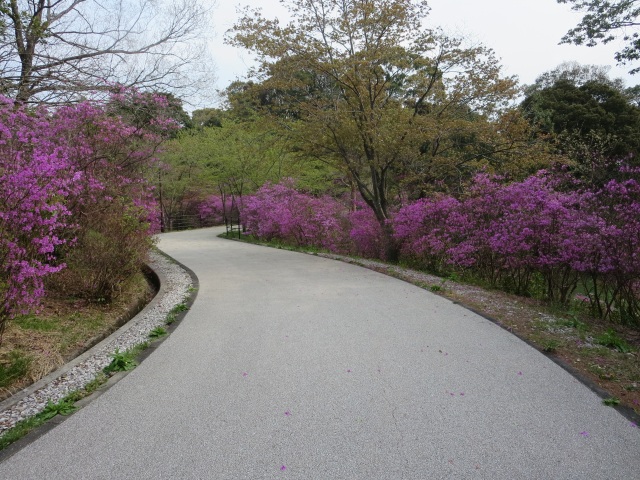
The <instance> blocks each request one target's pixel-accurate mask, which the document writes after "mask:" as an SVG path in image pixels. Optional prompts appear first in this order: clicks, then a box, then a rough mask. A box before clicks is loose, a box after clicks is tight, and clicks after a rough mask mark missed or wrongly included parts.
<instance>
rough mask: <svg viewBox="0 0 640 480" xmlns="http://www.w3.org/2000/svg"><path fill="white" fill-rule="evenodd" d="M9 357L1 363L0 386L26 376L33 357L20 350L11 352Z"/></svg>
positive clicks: (7, 384) (5, 385) (2, 386)
mask: <svg viewBox="0 0 640 480" xmlns="http://www.w3.org/2000/svg"><path fill="white" fill-rule="evenodd" d="M7 357H8V358H6V360H5V361H3V362H2V363H0V388H4V387H7V386H9V385H11V384H12V383H13V382H14V381H15V380H16V379H18V378H22V377H24V376H25V375H26V374H27V372H28V371H29V366H30V365H31V361H32V359H31V357H29V356H27V355H25V354H24V353H23V352H21V351H19V350H13V351H12V352H9V354H8V355H7Z"/></svg>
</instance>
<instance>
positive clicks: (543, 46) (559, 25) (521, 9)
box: [211, 0, 640, 89]
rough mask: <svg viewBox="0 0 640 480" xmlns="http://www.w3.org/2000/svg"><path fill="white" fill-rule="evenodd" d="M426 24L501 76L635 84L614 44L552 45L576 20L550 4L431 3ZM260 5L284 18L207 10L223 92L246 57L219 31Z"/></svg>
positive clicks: (272, 0)
mask: <svg viewBox="0 0 640 480" xmlns="http://www.w3.org/2000/svg"><path fill="white" fill-rule="evenodd" d="M429 4H430V5H431V12H430V13H429V15H428V16H426V18H425V21H426V25H428V26H429V27H437V26H440V27H442V28H443V29H444V30H445V32H447V33H449V34H452V35H455V36H464V37H467V38H469V39H470V40H471V41H475V42H477V41H479V42H481V43H483V44H484V45H486V46H488V47H491V48H493V49H494V50H495V52H496V54H497V56H498V57H499V58H501V59H502V65H503V68H504V72H505V73H506V74H509V75H517V76H518V77H519V79H520V82H521V83H524V84H529V83H533V81H534V80H535V78H536V77H537V76H538V75H540V74H541V73H543V72H546V71H548V70H552V69H553V68H555V67H557V66H558V65H559V64H560V63H562V62H564V61H577V62H579V63H581V64H590V65H609V66H611V70H610V75H611V76H612V77H621V78H623V79H624V80H625V82H626V84H627V85H628V86H632V85H636V84H638V83H640V74H637V75H635V76H630V75H628V74H627V73H626V72H627V71H628V70H630V68H631V67H630V66H627V67H624V66H623V67H617V66H616V65H615V60H614V58H613V54H614V52H615V51H616V50H618V49H619V44H616V42H615V41H614V42H611V44H609V45H600V46H597V47H592V48H589V47H578V46H575V45H558V42H559V41H560V39H561V38H562V36H563V35H564V34H565V33H566V32H567V30H569V29H570V28H572V27H573V26H575V25H576V24H577V23H578V22H579V20H580V19H581V15H580V14H579V13H576V12H573V11H571V9H570V6H569V5H567V4H558V3H557V2H556V0H483V1H480V0H431V1H430V2H429ZM238 5H241V6H251V7H261V8H262V10H263V14H264V15H265V16H266V17H268V18H275V17H278V18H279V19H280V20H281V21H284V20H286V9H284V8H283V7H282V6H281V5H280V3H279V1H278V0H219V1H218V6H217V7H215V9H214V11H213V23H214V29H215V32H214V34H215V38H214V40H213V41H212V42H211V54H212V56H213V58H214V60H215V62H216V66H217V70H216V72H217V76H218V80H217V87H216V88H217V89H224V88H225V87H226V86H227V85H229V83H231V82H232V81H233V80H235V79H236V78H241V79H242V78H243V77H244V76H245V74H246V72H247V70H248V67H249V65H251V63H252V56H251V54H250V53H249V52H247V51H245V50H238V49H235V48H232V47H229V46H228V45H224V44H223V42H222V39H223V36H224V32H225V31H226V30H228V29H229V28H230V27H231V26H232V25H233V24H234V22H235V20H236V19H237V14H236V7H237V6H238Z"/></svg>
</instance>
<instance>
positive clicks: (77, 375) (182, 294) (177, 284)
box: [0, 252, 193, 436]
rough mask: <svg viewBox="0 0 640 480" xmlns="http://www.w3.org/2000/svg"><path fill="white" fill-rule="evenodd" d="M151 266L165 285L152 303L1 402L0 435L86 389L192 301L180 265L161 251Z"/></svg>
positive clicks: (152, 256)
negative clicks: (118, 357) (119, 356)
mask: <svg viewBox="0 0 640 480" xmlns="http://www.w3.org/2000/svg"><path fill="white" fill-rule="evenodd" d="M149 266H150V267H151V268H152V269H153V270H154V271H155V272H156V273H157V274H158V276H159V277H160V283H161V286H160V291H159V292H158V294H157V295H156V296H155V297H154V299H153V300H152V301H151V303H149V305H147V307H145V308H144V309H143V310H142V311H141V312H140V313H139V314H138V315H136V316H135V317H134V318H133V319H132V320H130V321H129V322H128V323H127V324H125V325H124V326H123V327H122V328H120V329H119V330H118V331H117V332H115V333H113V334H112V335H110V336H109V337H107V338H106V339H105V340H103V341H102V342H100V343H99V344H98V345H96V346H95V347H93V348H91V349H90V350H89V351H87V352H85V354H83V355H81V356H79V357H78V358H77V359H76V360H74V361H72V362H70V363H69V364H67V365H65V366H64V367H62V368H61V369H60V370H58V371H56V372H54V373H53V374H50V375H48V376H47V377H45V378H44V379H43V380H41V381H40V382H37V383H36V384H35V385H34V386H32V387H30V388H27V389H25V390H23V391H22V392H20V393H18V394H16V395H14V396H13V397H11V398H9V399H8V400H5V401H4V402H2V403H0V409H1V410H2V411H0V436H1V435H2V434H4V432H5V431H7V430H8V429H10V428H12V427H14V426H15V424H16V423H18V422H19V421H21V420H24V419H26V418H28V417H31V416H34V415H37V414H38V413H40V412H41V411H42V410H44V408H45V407H46V405H47V403H48V402H49V401H51V402H52V403H57V402H59V401H60V400H62V399H63V398H64V397H65V396H66V395H67V394H69V393H70V392H73V391H76V390H80V389H82V388H84V386H85V385H87V384H88V383H90V382H91V381H93V380H94V379H95V378H96V377H97V375H98V374H99V373H100V372H101V371H102V369H103V368H104V367H106V366H107V365H109V363H111V358H112V354H113V353H114V352H115V351H116V350H119V351H121V352H124V351H126V350H129V349H131V348H133V347H135V346H136V345H139V344H141V343H144V342H146V341H148V340H149V332H151V330H153V329H154V328H156V327H158V326H161V325H164V324H165V321H166V319H167V315H168V314H169V313H170V312H171V310H172V309H173V308H174V307H175V306H176V305H179V304H180V303H182V302H184V301H185V300H186V299H187V298H188V296H189V290H190V287H192V286H193V281H192V279H191V276H190V275H189V273H188V272H187V271H185V270H184V269H183V268H182V267H181V266H180V265H178V264H177V263H175V262H173V261H171V260H170V259H169V258H167V257H165V256H164V255H162V254H160V253H158V252H151V254H150V261H149ZM41 383H43V384H44V385H40V384H41ZM34 388H35V391H32V390H33V389H34ZM25 394H26V396H24V397H23V398H22V399H19V397H20V395H25ZM3 407H4V408H3Z"/></svg>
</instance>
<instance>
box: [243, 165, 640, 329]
mask: <svg viewBox="0 0 640 480" xmlns="http://www.w3.org/2000/svg"><path fill="white" fill-rule="evenodd" d="M627 173H628V175H627V176H626V178H624V177H621V178H623V179H619V180H612V181H610V182H609V183H607V184H606V185H605V186H604V187H601V188H599V189H598V190H590V189H588V188H582V186H581V185H578V184H576V183H575V182H571V181H568V180H567V179H566V178H564V177H563V176H561V175H559V174H548V173H545V172H540V173H539V174H537V175H534V176H531V177H529V178H527V179H526V180H524V181H522V182H518V183H510V184H508V183H505V182H503V181H502V180H501V179H500V178H498V177H490V176H488V175H485V174H482V175H478V176H477V177H476V178H475V179H474V181H473V182H472V184H471V185H469V187H468V189H467V191H466V194H465V196H463V197H461V198H453V197H451V196H439V197H433V198H427V199H422V200H419V201H417V202H414V203H411V204H408V205H406V206H404V207H403V208H401V209H400V210H399V211H398V212H397V213H396V214H395V215H394V217H393V218H392V220H391V225H392V227H393V231H394V239H395V241H396V242H397V244H398V245H399V248H400V252H401V255H402V257H403V258H404V259H405V260H409V261H411V262H413V263H414V264H419V265H420V266H422V267H424V268H427V269H429V270H431V271H435V272H439V273H451V272H459V273H466V274H469V275H471V276H473V277H474V278H476V279H481V280H483V281H486V282H488V283H489V284H491V285H492V286H495V287H500V288H504V289H507V290H509V291H514V292H516V293H519V294H525V295H529V294H536V295H543V296H545V297H546V298H548V299H550V300H552V301H555V302H560V303H568V302H569V301H571V299H572V298H574V296H575V293H576V291H577V290H578V289H580V291H582V292H583V293H584V298H586V299H587V300H588V301H589V303H590V305H591V308H592V310H593V311H594V313H596V314H598V315H599V316H601V317H603V318H612V319H617V320H620V321H625V322H640V301H639V297H640V182H638V180H637V179H636V178H637V176H638V172H634V171H628V172H627ZM243 222H244V223H245V225H246V228H247V230H248V232H249V233H251V234H254V235H256V236H258V237H260V238H264V239H274V238H277V239H280V240H283V241H285V242H290V243H293V244H296V245H313V246H317V247H321V248H325V249H328V250H331V251H334V252H339V253H355V254H358V255H362V256H368V257H380V256H382V255H383V253H384V252H383V250H384V249H383V246H384V244H385V239H384V233H383V229H382V227H381V226H380V224H379V223H378V222H377V221H376V219H375V217H374V215H373V213H372V212H371V210H370V209H368V208H366V207H365V206H360V208H357V209H356V210H355V211H350V210H349V209H348V208H346V207H345V206H344V205H343V204H341V203H340V202H339V201H337V200H335V199H333V198H328V197H323V198H317V197H313V196H310V195H307V194H304V193H301V192H298V191H296V190H295V189H294V188H293V186H292V184H291V183H290V182H289V183H284V184H279V185H271V184H267V185H265V186H264V187H262V188H261V189H260V190H259V191H258V192H257V193H256V195H254V196H252V197H249V198H247V199H246V200H245V205H244V208H243Z"/></svg>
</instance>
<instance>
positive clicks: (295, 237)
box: [241, 180, 382, 256]
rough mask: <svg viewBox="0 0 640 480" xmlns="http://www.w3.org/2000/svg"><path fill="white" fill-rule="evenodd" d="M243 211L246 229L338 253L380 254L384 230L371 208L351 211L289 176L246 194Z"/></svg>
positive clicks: (266, 236)
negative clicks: (300, 187)
mask: <svg viewBox="0 0 640 480" xmlns="http://www.w3.org/2000/svg"><path fill="white" fill-rule="evenodd" d="M241 214H242V222H243V224H244V225H245V228H246V229H247V232H248V233H251V234H253V235H256V236H257V237H259V238H263V239H266V240H271V239H279V240H282V241H285V242H289V243H292V244H294V245H298V246H315V247H318V248H323V249H327V250H330V251H333V252H337V253H355V254H359V255H362V256H378V255H379V254H380V251H379V246H380V245H381V243H382V242H381V233H382V232H381V229H380V226H379V224H378V223H377V221H376V219H375V216H374V215H373V212H371V211H370V209H368V208H367V209H356V210H355V211H350V210H349V209H348V208H347V207H346V206H345V205H343V204H342V203H341V202H339V201H338V200H336V199H334V198H332V197H328V196H324V197H315V196H312V195H308V194H305V193H302V192H298V191H297V190H295V189H294V188H293V182H292V181H290V180H288V181H285V182H282V183H280V184H276V185H273V184H270V183H268V184H265V185H264V186H263V187H262V188H260V189H259V190H258V191H257V192H256V194H255V195H253V196H250V197H246V198H245V199H244V201H243V206H242V211H241Z"/></svg>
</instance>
